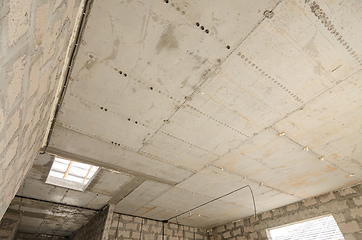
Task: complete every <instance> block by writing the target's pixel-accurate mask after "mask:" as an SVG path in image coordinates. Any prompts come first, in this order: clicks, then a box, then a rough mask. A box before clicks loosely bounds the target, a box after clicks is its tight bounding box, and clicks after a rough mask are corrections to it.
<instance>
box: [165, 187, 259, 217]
mask: <svg viewBox="0 0 362 240" xmlns="http://www.w3.org/2000/svg"><path fill="white" fill-rule="evenodd" d="M246 187H249V189H250V192H251V195H252V197H253V202H254V212H255V219H256V205H255V198H254V194H253V191H252V189H251V187H250V186H249V185H246V186H244V187H241V188H238V189H236V190H234V191H231V192H229V193H227V194H225V195H222V196H220V197H217V198H214V199H212V200H210V201H208V202H205V203H203V204H201V205H199V206H196V207H194V208H191V209H190V210H187V211H185V212H183V213H180V214H178V215H176V216H174V217H172V218H169V219H167V221H170V220H171V219H173V218H177V217H179V216H181V215H184V214H186V213H188V212H191V211H193V210H195V209H197V208H199V207H202V206H205V205H206V204H209V203H212V202H214V201H216V200H219V199H221V198H223V197H226V196H229V195H230V194H233V193H235V192H237V191H240V190H241V189H244V188H246Z"/></svg>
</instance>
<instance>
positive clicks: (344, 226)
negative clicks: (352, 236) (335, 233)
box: [338, 221, 362, 234]
mask: <svg viewBox="0 0 362 240" xmlns="http://www.w3.org/2000/svg"><path fill="white" fill-rule="evenodd" d="M338 226H339V229H340V230H341V232H342V233H343V234H346V233H354V232H359V231H361V230H362V229H360V227H359V225H358V223H357V222H356V221H350V222H343V223H338Z"/></svg>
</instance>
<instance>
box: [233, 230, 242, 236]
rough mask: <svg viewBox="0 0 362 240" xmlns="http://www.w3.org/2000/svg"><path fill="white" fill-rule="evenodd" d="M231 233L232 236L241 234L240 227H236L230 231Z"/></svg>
mask: <svg viewBox="0 0 362 240" xmlns="http://www.w3.org/2000/svg"><path fill="white" fill-rule="evenodd" d="M232 233H233V236H237V235H241V229H240V228H239V229H236V230H234V231H232Z"/></svg>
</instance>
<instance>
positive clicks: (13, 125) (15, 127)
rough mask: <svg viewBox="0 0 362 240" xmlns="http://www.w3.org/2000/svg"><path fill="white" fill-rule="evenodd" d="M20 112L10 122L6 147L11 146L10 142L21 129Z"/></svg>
mask: <svg viewBox="0 0 362 240" xmlns="http://www.w3.org/2000/svg"><path fill="white" fill-rule="evenodd" d="M20 110H21V109H19V110H18V111H16V112H15V113H14V115H13V116H11V118H10V119H9V121H8V127H7V131H6V145H8V144H9V142H10V140H11V139H12V137H13V136H14V134H15V132H16V131H17V130H18V129H19V125H20V124H19V123H20V120H21V117H20Z"/></svg>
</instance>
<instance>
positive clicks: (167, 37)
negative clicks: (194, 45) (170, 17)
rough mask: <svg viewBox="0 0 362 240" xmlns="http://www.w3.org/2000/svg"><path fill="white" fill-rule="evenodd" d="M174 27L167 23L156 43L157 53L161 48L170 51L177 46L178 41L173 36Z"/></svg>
mask: <svg viewBox="0 0 362 240" xmlns="http://www.w3.org/2000/svg"><path fill="white" fill-rule="evenodd" d="M174 29H175V27H174V26H172V25H169V26H168V27H167V29H166V30H165V31H164V32H163V33H162V35H161V37H160V40H159V41H158V43H157V45H156V51H157V54H159V53H160V52H161V51H162V50H163V49H166V50H168V51H171V50H174V49H177V48H178V41H177V39H176V38H175V36H174Z"/></svg>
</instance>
